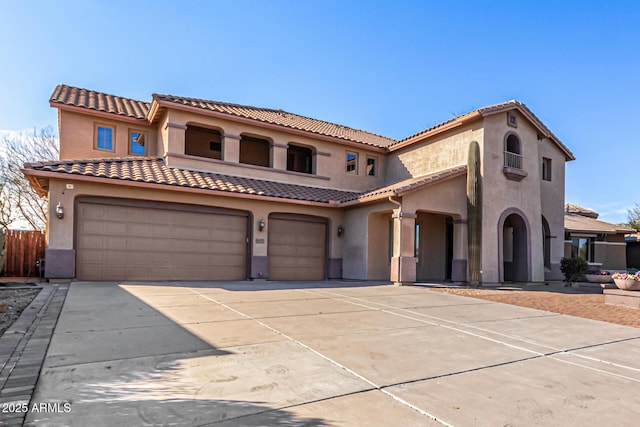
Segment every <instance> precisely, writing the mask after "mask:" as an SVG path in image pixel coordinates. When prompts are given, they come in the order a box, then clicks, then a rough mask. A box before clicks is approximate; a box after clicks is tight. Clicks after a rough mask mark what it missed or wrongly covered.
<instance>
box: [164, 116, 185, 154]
mask: <svg viewBox="0 0 640 427" xmlns="http://www.w3.org/2000/svg"><path fill="white" fill-rule="evenodd" d="M166 130H167V152H168V153H177V154H184V139H185V131H186V130H187V126H186V125H183V124H179V123H171V122H168V123H167V125H166Z"/></svg>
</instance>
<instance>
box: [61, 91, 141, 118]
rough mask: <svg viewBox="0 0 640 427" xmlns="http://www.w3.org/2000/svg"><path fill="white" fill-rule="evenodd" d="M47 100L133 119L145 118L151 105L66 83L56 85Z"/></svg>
mask: <svg viewBox="0 0 640 427" xmlns="http://www.w3.org/2000/svg"><path fill="white" fill-rule="evenodd" d="M49 102H51V103H52V104H61V105H68V106H73V107H81V108H87V109H89V110H95V111H100V112H103V113H111V114H117V115H119V116H126V117H132V118H135V119H146V117H147V114H148V113H149V109H150V107H151V104H150V103H148V102H142V101H136V100H134V99H129V98H123V97H121V96H115V95H109V94H106V93H101V92H96V91H93V90H88V89H81V88H77V87H72V86H67V85H58V86H57V87H56V88H55V90H54V91H53V94H52V95H51V98H50V99H49Z"/></svg>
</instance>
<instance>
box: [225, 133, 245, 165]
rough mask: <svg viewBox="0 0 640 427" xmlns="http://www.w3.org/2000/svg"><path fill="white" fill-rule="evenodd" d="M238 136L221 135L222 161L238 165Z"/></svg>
mask: <svg viewBox="0 0 640 427" xmlns="http://www.w3.org/2000/svg"><path fill="white" fill-rule="evenodd" d="M240 138H241V136H240V135H231V134H228V133H225V134H223V135H222V160H224V161H225V162H232V163H240Z"/></svg>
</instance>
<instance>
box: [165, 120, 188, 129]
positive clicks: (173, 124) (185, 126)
mask: <svg viewBox="0 0 640 427" xmlns="http://www.w3.org/2000/svg"><path fill="white" fill-rule="evenodd" d="M164 128H165V129H167V128H175V129H182V130H187V125H181V124H178V123H171V122H167V123H165V125H164Z"/></svg>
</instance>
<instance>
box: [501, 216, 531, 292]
mask: <svg viewBox="0 0 640 427" xmlns="http://www.w3.org/2000/svg"><path fill="white" fill-rule="evenodd" d="M502 216H503V218H504V219H503V220H502V225H501V226H500V229H499V231H500V239H501V242H500V243H501V255H502V279H503V280H504V281H505V282H526V281H528V280H530V279H529V277H530V273H529V271H530V262H529V252H530V251H529V227H528V224H527V222H526V219H525V217H524V215H523V214H521V213H520V212H519V211H516V210H515V209H511V210H508V211H506V212H505V213H503V215H502Z"/></svg>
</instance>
